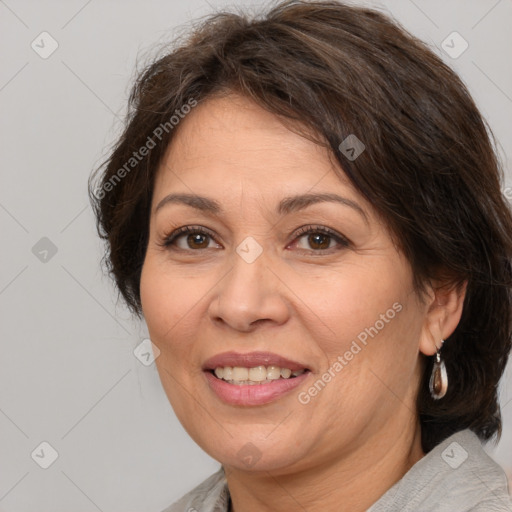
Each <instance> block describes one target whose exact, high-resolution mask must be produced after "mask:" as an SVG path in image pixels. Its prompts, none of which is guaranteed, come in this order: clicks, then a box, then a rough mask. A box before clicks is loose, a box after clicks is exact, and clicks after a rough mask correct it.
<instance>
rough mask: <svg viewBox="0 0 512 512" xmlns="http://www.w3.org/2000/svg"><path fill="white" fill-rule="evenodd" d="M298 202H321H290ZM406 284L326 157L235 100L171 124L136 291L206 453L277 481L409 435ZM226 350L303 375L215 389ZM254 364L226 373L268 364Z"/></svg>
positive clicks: (384, 238)
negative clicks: (212, 364)
mask: <svg viewBox="0 0 512 512" xmlns="http://www.w3.org/2000/svg"><path fill="white" fill-rule="evenodd" d="M176 194H180V195H183V194H187V195H194V196H201V197H204V198H207V199H208V200H209V201H212V202H214V204H213V205H212V204H209V203H208V202H207V201H205V200H198V199H195V200H192V201H190V200H186V201H184V200H183V197H181V200H180V199H179V198H176V197H174V199H173V198H171V197H170V196H171V195H176ZM305 194H309V195H311V194H314V195H321V194H325V195H326V194H330V199H331V200H323V201H321V200H319V199H318V198H317V199H316V200H309V201H308V200H304V198H303V199H302V200H301V199H295V200H290V199H289V198H291V197H293V196H303V195H305ZM334 195H336V196H339V197H340V198H341V199H339V200H333V196H334ZM326 198H327V199H329V197H327V196H324V199H326ZM205 205H209V206H210V208H207V209H205ZM213 206H216V207H217V208H216V209H215V208H213ZM182 228H188V229H189V231H183V230H182V231H180V229H182ZM177 230H178V231H177ZM412 282H413V280H412V273H411V269H410V265H409V264H408V262H407V261H406V260H405V259H404V257H403V256H402V254H401V253H400V252H399V251H398V250H397V248H396V247H395V246H394V244H393V243H392V240H391V237H390V234H389V232H388V231H387V229H386V228H385V226H384V225H383V224H382V223H381V221H380V220H379V218H378V217H377V215H376V213H375V212H374V211H373V210H372V207H371V205H370V204H368V203H367V202H365V200H364V199H363V197H362V196H361V195H360V194H359V193H358V192H356V190H355V189H354V188H353V187H352V186H351V185H350V183H349V182H348V180H347V179H346V178H345V176H344V174H343V171H342V169H340V168H336V167H335V165H334V164H333V163H332V159H330V158H329V155H328V153H327V150H325V149H324V148H321V147H320V146H318V145H316V144H314V143H313V142H311V141H309V140H307V139H306V138H304V137H301V136H300V135H298V134H296V133H294V132H292V131H290V130H289V129H288V128H286V127H285V126H284V125H283V124H282V123H281V122H280V121H279V120H278V118H277V117H275V116H274V115H272V114H270V113H268V112H266V111H265V110H263V109H261V108H260V107H259V106H257V105H256V104H254V103H252V102H251V101H250V100H248V99H245V98H243V97H239V96H234V95H233V96H230V97H225V98H215V99H209V100H207V101H205V102H203V103H201V104H199V106H197V107H196V108H195V109H194V110H193V111H192V112H191V113H190V114H188V116H187V117H186V118H185V119H184V120H182V121H181V124H180V125H179V131H177V133H176V135H175V138H174V139H173V141H172V143H171V145H170V146H169V148H168V151H167V154H166V157H165V159H164V162H163V164H162V166H161V168H160V169H159V172H158V174H157V177H156V182H155V188H154V195H153V202H152V210H151V219H150V238H149V244H148V248H147V254H146V257H145V261H144V265H143V270H142V277H141V289H140V290H141V300H142V307H143V313H144V317H145V320H146V322H147V326H148V329H149V334H150V337H151V339H152V341H153V343H154V344H155V345H156V346H157V347H158V348H159V349H160V356H159V357H158V358H157V360H156V364H157V367H158V371H159V375H160V378H161V381H162V384H163V386H164V388H165V391H166V393H167V396H168V398H169V400H170V402H171V404H172V407H173V409H174V411H175V413H176V415H177V416H178V418H179V420H180V422H181V423H182V424H183V426H184V428H185V429H186V430H187V432H188V433H189V434H190V436H191V437H192V438H193V439H194V440H195V441H196V442H197V443H198V444H199V445H200V446H201V447H202V448H203V449H204V450H205V451H206V452H207V453H209V454H210V455H211V456H212V457H214V458H215V459H217V460H219V461H220V462H222V463H223V464H225V465H227V466H231V467H236V468H240V469H251V468H250V467H249V466H248V465H247V458H246V457H245V455H246V454H248V455H253V456H255V457H256V459H258V460H257V464H254V466H253V468H254V470H256V469H258V470H269V469H272V470H274V471H276V472H279V471H281V472H283V473H285V472H291V471H294V470H299V469H304V468H308V467H313V466H314V465H316V464H325V463H326V462H327V461H328V460H329V459H332V458H335V457H337V458H340V457H341V458H342V457H348V456H349V454H350V453H352V452H354V451H357V450H359V449H362V448H361V447H366V449H372V447H373V449H377V450H378V449H379V448H378V447H379V446H380V444H379V443H381V442H382V440H383V439H384V438H386V436H388V437H389V436H390V432H396V431H397V429H402V430H404V429H405V430H406V429H414V428H416V417H415V413H414V410H415V405H414V400H415V395H416V392H417V385H418V382H419V377H420V365H419V347H420V343H421V339H422V336H424V333H423V331H424V324H425V317H426V306H425V305H424V304H423V303H422V302H421V301H419V299H418V297H417V295H416V293H415V292H414V290H413V284H412ZM226 352H234V353H236V354H243V355H246V354H250V353H253V352H266V353H271V354H273V355H276V356H281V357H283V358H286V359H288V360H291V361H292V362H295V363H297V364H298V366H299V367H301V368H307V371H306V372H305V373H303V374H302V375H300V376H298V377H291V378H290V379H289V380H286V381H285V379H284V378H283V377H280V378H279V379H274V380H272V378H271V377H272V375H273V376H274V377H275V376H276V374H275V372H276V371H277V372H278V375H279V373H280V371H279V370H278V369H276V368H274V369H271V372H270V374H263V377H265V375H266V377H267V378H268V379H269V380H271V382H269V383H263V384H257V385H255V386H252V385H239V384H236V383H232V384H230V383H227V382H226V381H224V382H221V381H220V380H219V379H218V378H217V377H215V376H214V375H213V373H212V372H210V371H206V370H205V364H206V362H207V361H208V360H209V359H210V358H212V357H214V356H216V355H218V354H223V353H226ZM229 361H230V360H228V362H227V363H226V366H228V363H229ZM247 361H248V362H247ZM254 361H258V364H256V363H254ZM268 361H269V362H272V360H271V359H268ZM235 362H236V361H235ZM261 362H262V361H260V360H256V359H254V360H246V363H244V362H243V361H242V362H241V363H239V366H240V367H244V368H251V367H257V366H265V367H266V366H277V365H272V364H269V365H265V364H263V365H262V364H261ZM230 364H231V365H232V366H236V365H233V364H232V363H230ZM290 364H291V363H290ZM222 366H224V365H222ZM282 366H283V367H284V366H286V364H284V363H283V364H282ZM233 371H234V372H238V373H237V374H236V375H237V376H238V378H239V379H242V380H243V379H244V378H247V373H245V374H244V370H241V373H240V370H238V369H237V370H233ZM262 371H263V370H261V368H260V369H259V370H252V373H250V374H249V376H250V377H251V379H252V378H253V377H254V380H257V379H258V378H261V377H258V376H257V375H262V373H261V372H262ZM228 372H229V370H228ZM258 372H259V373H258ZM273 372H274V373H273ZM219 374H220V372H219ZM227 375H228V376H231V377H232V378H233V374H229V373H228V374H227ZM284 375H285V376H286V375H287V372H286V370H285V371H284ZM294 379H297V381H295V382H293V380H294ZM264 386H272V389H273V391H272V392H269V391H268V389H270V388H266V389H267V390H265V389H263V387H264ZM256 388H258V389H256ZM285 388H287V390H286V389H285ZM262 389H263V391H261V390H262ZM402 430H398V431H402ZM249 443H250V444H249ZM256 459H254V460H256Z"/></svg>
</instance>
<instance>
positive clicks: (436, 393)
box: [429, 340, 448, 400]
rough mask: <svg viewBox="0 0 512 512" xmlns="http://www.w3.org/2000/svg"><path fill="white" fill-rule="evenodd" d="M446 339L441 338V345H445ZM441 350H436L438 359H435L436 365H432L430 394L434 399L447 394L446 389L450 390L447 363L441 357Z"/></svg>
mask: <svg viewBox="0 0 512 512" xmlns="http://www.w3.org/2000/svg"><path fill="white" fill-rule="evenodd" d="M443 343H444V340H441V347H442V346H443ZM439 350H441V349H438V351H437V352H436V360H435V361H434V366H433V367H432V374H431V375H430V382H429V387H430V394H431V395H432V398H433V399H434V400H439V399H440V398H443V396H444V395H446V391H447V390H448V373H447V372H446V365H445V364H444V361H443V360H442V359H441V354H440V353H439Z"/></svg>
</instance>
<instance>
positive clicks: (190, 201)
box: [155, 193, 368, 224]
mask: <svg viewBox="0 0 512 512" xmlns="http://www.w3.org/2000/svg"><path fill="white" fill-rule="evenodd" d="M325 202H330V203H339V204H342V205H344V206H348V207H350V208H352V209H353V210H355V211H357V212H358V213H359V214H360V215H361V216H362V217H363V218H364V220H365V222H366V223H367V224H368V216H367V215H366V212H365V211H364V210H363V208H361V206H359V205H358V204H357V203H356V202H355V201H352V199H348V198H346V197H342V196H339V195H338V194H330V193H323V194H299V195H295V196H288V197H285V198H284V199H282V200H281V201H280V202H279V205H278V206H277V213H278V214H279V215H286V214H289V213H292V212H296V211H300V210H304V209H305V208H307V207H308V206H311V205H313V204H317V203H325ZM167 204H185V205H187V206H190V207H192V208H195V209H196V210H200V211H202V212H205V213H210V214H212V215H222V213H223V209H222V207H221V205H220V204H219V203H218V201H215V200H214V199H211V198H209V197H205V196H199V195H196V194H169V195H168V196H165V197H164V198H163V199H162V200H161V201H160V202H159V203H158V205H157V206H156V208H155V213H156V212H157V211H158V210H160V208H162V207H164V206H165V205H167Z"/></svg>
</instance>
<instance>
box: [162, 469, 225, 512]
mask: <svg viewBox="0 0 512 512" xmlns="http://www.w3.org/2000/svg"><path fill="white" fill-rule="evenodd" d="M228 502H229V492H228V487H227V482H226V477H225V474H224V468H223V467H222V466H221V468H220V469H219V470H218V471H217V472H216V473H214V474H213V475H210V476H209V477H208V478H207V479H206V480H204V481H203V482H201V483H200V484H199V485H197V486H196V487H194V489H192V490H191V491H189V492H188V493H187V494H185V495H184V496H182V497H181V498H180V499H179V500H178V501H176V502H175V503H173V504H172V505H170V506H169V507H167V508H166V509H165V510H162V512H199V511H201V512H227V510H228Z"/></svg>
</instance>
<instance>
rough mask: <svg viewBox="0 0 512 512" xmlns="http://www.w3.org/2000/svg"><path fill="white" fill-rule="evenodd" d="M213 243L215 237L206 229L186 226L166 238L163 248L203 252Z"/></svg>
mask: <svg viewBox="0 0 512 512" xmlns="http://www.w3.org/2000/svg"><path fill="white" fill-rule="evenodd" d="M212 241H214V238H213V236H212V235H211V234H210V233H209V232H207V231H206V230H205V229H204V228H202V227H200V226H198V227H194V226H184V227H182V228H179V229H177V230H175V231H173V232H172V233H171V234H170V235H168V236H166V237H165V240H164V243H163V246H164V247H167V248H169V249H172V248H177V249H179V250H183V251H190V250H201V249H208V248H210V242H212ZM217 245H218V244H217Z"/></svg>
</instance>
